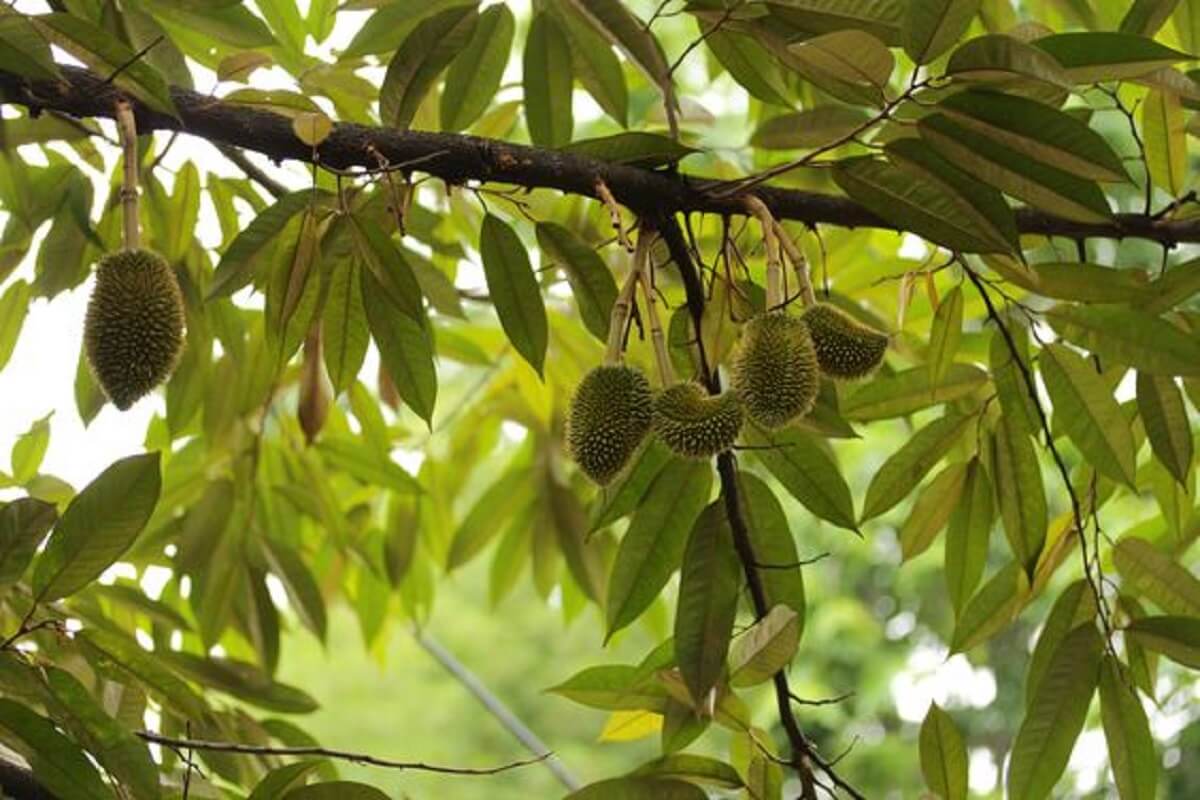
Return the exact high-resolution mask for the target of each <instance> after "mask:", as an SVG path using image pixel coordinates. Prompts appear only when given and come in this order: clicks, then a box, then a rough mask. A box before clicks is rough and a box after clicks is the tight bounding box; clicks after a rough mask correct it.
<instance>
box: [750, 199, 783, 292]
mask: <svg viewBox="0 0 1200 800" xmlns="http://www.w3.org/2000/svg"><path fill="white" fill-rule="evenodd" d="M743 202H744V203H745V204H746V210H748V211H749V212H750V213H751V214H752V215H754V217H756V218H757V219H758V224H759V225H761V226H762V235H763V248H764V249H765V250H766V251H767V311H771V310H773V309H776V308H779V307H780V306H781V305H783V299H784V298H783V262H782V261H781V260H780V257H779V237H778V236H776V222H775V217H774V216H772V215H771V210H770V209H769V208H767V204H766V203H764V202H763V201H762V200H759V199H758V198H757V197H755V196H754V195H747V196H746V198H745V200H744V201H743Z"/></svg>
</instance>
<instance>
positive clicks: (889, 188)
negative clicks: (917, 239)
mask: <svg viewBox="0 0 1200 800" xmlns="http://www.w3.org/2000/svg"><path fill="white" fill-rule="evenodd" d="M833 178H834V180H835V181H837V184H838V186H840V187H841V188H842V191H844V192H845V193H846V194H848V195H850V197H851V199H853V200H856V201H858V202H859V203H861V204H862V205H864V206H866V208H867V209H868V210H869V211H871V212H872V213H874V214H877V215H879V216H880V217H881V218H882V219H884V220H885V221H886V222H887V223H888V224H889V225H892V226H894V227H896V228H897V229H898V230H906V231H911V232H913V233H915V234H917V235H918V236H921V237H923V238H925V239H928V240H929V241H931V242H933V243H935V244H938V245H941V246H943V247H947V248H949V249H951V250H958V251H961V252H970V253H991V252H1006V251H1008V250H1010V249H1011V248H1010V246H1009V244H1008V243H1007V242H1003V243H1001V242H997V241H995V239H994V234H993V232H992V230H991V229H990V228H989V227H984V226H982V225H980V224H979V223H978V222H977V221H976V219H977V216H978V215H977V213H976V212H975V211H974V210H973V206H972V205H971V203H970V201H969V200H967V199H966V198H964V197H962V196H960V195H959V194H958V192H957V191H955V189H954V187H952V186H950V185H949V184H947V183H944V182H941V181H935V180H933V179H931V178H929V177H927V175H925V174H924V173H922V172H916V171H913V170H908V169H904V168H903V167H898V166H895V165H894V164H889V163H888V162H886V161H882V160H880V159H876V158H870V157H867V156H856V157H854V158H848V159H844V160H842V161H839V162H837V164H836V165H835V166H834V170H833Z"/></svg>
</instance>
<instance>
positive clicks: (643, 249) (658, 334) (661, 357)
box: [633, 225, 675, 386]
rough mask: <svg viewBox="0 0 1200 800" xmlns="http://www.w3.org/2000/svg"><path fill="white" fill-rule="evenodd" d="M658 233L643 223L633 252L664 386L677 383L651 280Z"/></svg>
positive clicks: (634, 267) (635, 270)
mask: <svg viewBox="0 0 1200 800" xmlns="http://www.w3.org/2000/svg"><path fill="white" fill-rule="evenodd" d="M656 235H657V234H656V233H655V232H654V230H653V229H652V228H648V227H646V226H645V225H643V226H642V227H641V228H640V229H639V230H638V241H637V251H636V252H635V253H634V254H633V269H634V272H636V273H637V275H638V278H639V279H640V280H641V283H642V294H644V295H645V296H646V317H647V318H648V321H649V323H650V343H651V344H652V345H653V347H654V360H655V362H656V363H657V365H658V378H659V380H661V381H662V385H663V386H671V385H673V384H674V383H675V368H674V367H673V366H672V365H671V356H670V355H669V354H668V353H667V337H666V336H664V335H663V327H662V320H660V319H659V317H658V298H657V297H656V296H655V294H654V286H653V285H652V281H651V280H650V246H651V244H653V242H654V238H655V236H656Z"/></svg>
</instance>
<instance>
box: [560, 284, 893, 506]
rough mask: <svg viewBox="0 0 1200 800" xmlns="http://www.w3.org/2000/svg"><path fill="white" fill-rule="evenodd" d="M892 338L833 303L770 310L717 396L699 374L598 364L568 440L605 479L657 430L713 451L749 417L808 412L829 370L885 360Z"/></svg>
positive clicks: (573, 412)
mask: <svg viewBox="0 0 1200 800" xmlns="http://www.w3.org/2000/svg"><path fill="white" fill-rule="evenodd" d="M887 346H888V337H887V335H886V334H883V333H881V332H879V331H877V330H874V329H873V328H870V327H868V326H866V325H863V324H861V323H859V322H857V321H855V320H854V319H853V318H851V317H850V316H848V315H847V314H845V313H844V312H842V311H840V310H839V309H837V308H836V307H834V306H832V305H829V304H827V303H817V304H815V305H813V306H811V307H809V308H808V309H807V310H806V311H805V312H804V314H802V315H800V316H793V315H791V314H789V313H788V312H787V311H786V310H782V309H780V310H775V311H768V312H766V313H764V314H759V315H758V316H755V317H753V318H752V319H750V320H749V321H748V322H746V324H745V325H744V326H743V327H742V334H741V340H740V342H739V343H738V348H737V350H736V351H735V353H734V355H733V360H732V364H731V377H732V387H731V389H730V390H729V391H726V392H724V393H723V394H720V395H716V396H711V395H709V394H708V393H707V392H706V391H705V389H704V387H703V386H702V385H701V384H699V383H697V382H695V381H684V382H681V383H676V384H674V385H672V386H668V387H666V388H664V389H663V390H662V391H659V392H657V393H654V392H652V391H651V389H650V383H649V381H648V380H647V379H646V376H645V375H643V374H642V373H641V371H640V370H638V369H636V368H634V367H629V366H616V365H605V366H600V367H596V368H595V369H593V370H592V371H591V372H589V373H588V374H587V375H586V376H585V377H584V379H583V381H582V382H580V384H579V387H578V388H577V389H576V392H575V396H574V398H573V399H572V401H571V406H570V410H569V413H568V418H567V447H568V450H569V451H570V455H571V457H572V458H573V459H574V460H575V462H576V463H577V464H578V465H579V467H580V469H581V470H583V472H584V474H585V475H587V476H588V477H589V478H591V479H592V480H593V481H595V482H596V483H598V484H600V485H601V486H603V485H606V484H608V483H610V482H611V481H612V480H613V479H614V478H615V477H616V476H617V475H619V474H621V471H622V470H623V469H624V468H625V466H626V464H628V463H629V461H630V459H631V458H632V457H633V455H634V453H635V452H636V451H637V449H638V447H640V446H641V444H642V442H643V441H644V440H645V439H646V437H647V436H648V435H650V434H653V435H655V436H657V437H658V439H659V440H660V441H662V443H663V444H665V445H666V446H667V447H668V448H669V449H670V450H671V451H672V452H674V453H676V454H677V455H680V456H684V457H687V458H710V457H712V456H714V455H716V454H717V453H721V452H724V451H725V450H728V449H729V448H730V447H732V446H733V444H734V442H736V441H737V437H738V434H739V433H740V431H741V427H742V423H743V420H744V419H745V418H749V419H751V420H753V421H754V422H755V423H756V424H758V425H761V426H762V427H764V428H767V429H770V430H775V429H778V428H782V427H784V426H786V425H788V424H790V423H792V422H795V421H796V420H798V419H800V418H801V417H803V416H804V415H806V414H808V413H809V412H810V411H811V410H812V408H813V405H814V403H815V402H816V398H817V392H818V389H819V388H820V381H821V376H822V375H826V376H828V377H830V378H833V379H836V380H856V379H860V378H864V377H867V376H868V375H870V374H871V373H872V372H873V371H874V370H875V369H876V368H877V367H878V366H879V365H880V364H881V363H882V361H883V356H884V353H885V351H886V350H887Z"/></svg>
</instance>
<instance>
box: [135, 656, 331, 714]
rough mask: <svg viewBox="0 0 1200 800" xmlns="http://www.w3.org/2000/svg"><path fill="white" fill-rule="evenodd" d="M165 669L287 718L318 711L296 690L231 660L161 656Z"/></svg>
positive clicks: (314, 704)
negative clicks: (290, 715) (175, 671)
mask: <svg viewBox="0 0 1200 800" xmlns="http://www.w3.org/2000/svg"><path fill="white" fill-rule="evenodd" d="M157 655H158V657H159V659H160V660H161V661H162V663H164V664H165V665H166V666H168V667H170V668H172V669H174V670H177V671H179V672H180V673H181V674H183V675H185V676H187V677H188V678H189V679H191V680H193V681H195V682H196V683H199V684H201V685H203V686H208V687H211V688H213V689H216V690H217V691H219V692H224V693H225V694H228V695H230V696H232V697H236V698H238V699H239V700H244V701H246V702H247V703H250V704H251V705H253V706H256V707H258V708H264V709H267V710H268V711H278V712H280V713H284V714H307V713H309V712H311V711H315V710H316V709H317V708H318V706H317V701H316V700H314V699H313V698H312V697H310V696H309V695H308V694H306V693H305V692H303V691H301V690H300V689H297V688H295V687H294V686H288V685H287V684H285V683H279V682H277V681H275V680H274V679H272V678H271V676H270V675H268V674H267V673H265V672H263V671H262V670H260V669H259V668H258V667H256V666H254V665H253V664H248V663H246V662H244V661H234V660H233V659H228V658H217V657H208V658H206V657H204V656H198V655H193V654H192V653H183V652H176V651H170V652H158V653H157Z"/></svg>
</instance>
